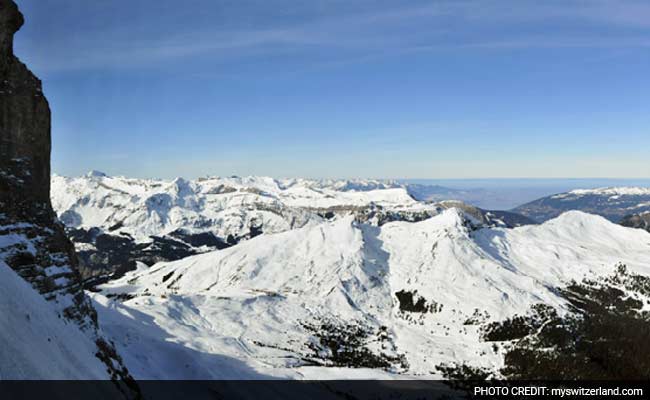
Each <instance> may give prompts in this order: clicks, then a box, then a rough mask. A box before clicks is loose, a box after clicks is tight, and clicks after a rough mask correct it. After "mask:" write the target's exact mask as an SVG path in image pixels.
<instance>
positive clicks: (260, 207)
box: [51, 172, 435, 242]
mask: <svg viewBox="0 0 650 400" xmlns="http://www.w3.org/2000/svg"><path fill="white" fill-rule="evenodd" d="M51 186H52V205H53V207H54V210H55V211H56V212H57V214H58V215H59V217H60V218H61V220H62V221H63V222H64V223H65V224H66V225H68V226H72V227H83V228H91V227H100V228H103V229H104V230H108V229H109V228H113V230H112V232H113V233H116V234H117V233H128V234H129V235H131V236H133V237H134V238H135V239H136V240H137V241H140V242H146V241H149V240H150V238H149V237H150V236H152V235H158V236H162V235H165V234H168V233H170V232H173V231H174V230H177V229H181V228H182V229H184V230H186V231H189V232H205V231H211V232H213V233H215V234H216V235H218V236H219V237H222V238H226V237H227V236H228V235H233V236H235V237H242V236H245V235H247V234H249V233H250V229H251V227H252V226H256V227H258V226H262V227H263V231H264V232H265V233H277V232H283V231H287V230H290V229H294V228H298V227H303V226H306V225H309V224H315V223H319V222H321V220H322V218H321V217H320V216H318V214H317V213H316V212H315V211H318V210H324V209H332V208H338V209H349V210H352V209H354V208H355V207H366V206H369V205H371V204H372V205H377V206H381V207H384V208H389V209H399V210H413V211H417V210H425V209H428V210H434V209H435V207H433V206H431V205H425V204H424V203H420V202H417V201H416V200H414V199H413V198H412V197H411V196H410V195H409V194H408V192H407V190H406V188H404V187H402V186H399V185H398V184H396V183H390V184H389V183H382V182H379V181H367V180H357V181H316V180H306V179H283V180H276V179H273V178H268V177H244V178H239V177H230V178H219V177H215V178H201V179H197V180H192V181H190V180H185V179H182V178H177V179H174V180H173V181H164V180H152V179H129V178H124V177H109V176H106V175H105V174H102V173H97V172H92V173H89V174H87V175H86V176H82V177H77V178H66V177H62V176H58V175H54V176H53V177H52V185H51Z"/></svg>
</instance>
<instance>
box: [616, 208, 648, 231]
mask: <svg viewBox="0 0 650 400" xmlns="http://www.w3.org/2000/svg"><path fill="white" fill-rule="evenodd" d="M621 225H623V226H627V227H630V228H638V229H645V230H646V231H648V232H650V212H646V213H643V214H632V215H627V216H625V217H624V218H623V220H622V221H621Z"/></svg>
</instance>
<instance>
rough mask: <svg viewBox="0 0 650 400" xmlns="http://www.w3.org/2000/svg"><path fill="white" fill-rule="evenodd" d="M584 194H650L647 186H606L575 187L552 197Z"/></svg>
mask: <svg viewBox="0 0 650 400" xmlns="http://www.w3.org/2000/svg"><path fill="white" fill-rule="evenodd" d="M571 195H573V196H586V195H599V196H647V195H650V188H648V187H632V186H621V187H606V188H597V189H575V190H571V191H570V192H567V193H561V194H557V195H555V196H552V197H553V198H564V197H568V196H571Z"/></svg>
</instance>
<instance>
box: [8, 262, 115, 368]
mask: <svg viewBox="0 0 650 400" xmlns="http://www.w3.org/2000/svg"><path fill="white" fill-rule="evenodd" d="M0 343H2V345H1V346H0V379H2V380H4V379H37V380H38V379H109V375H108V374H107V372H106V366H105V365H104V364H102V363H101V361H100V360H99V359H98V358H96V357H95V352H96V351H97V346H96V345H95V343H94V342H92V341H91V340H90V339H89V338H88V337H87V336H86V335H85V334H83V333H82V332H81V331H80V330H79V327H78V326H77V325H75V324H74V323H72V322H69V321H67V320H65V319H64V318H62V317H61V316H60V315H59V314H58V313H57V311H56V310H55V309H54V308H53V307H52V304H51V303H49V302H47V301H46V300H45V299H44V298H43V296H41V295H40V294H39V293H37V292H36V291H35V290H34V289H33V288H32V287H31V285H30V284H28V283H27V282H25V280H23V279H22V278H20V277H19V276H18V275H17V274H16V273H15V272H14V271H12V270H11V269H10V268H9V267H8V266H7V265H6V264H5V263H4V262H0Z"/></svg>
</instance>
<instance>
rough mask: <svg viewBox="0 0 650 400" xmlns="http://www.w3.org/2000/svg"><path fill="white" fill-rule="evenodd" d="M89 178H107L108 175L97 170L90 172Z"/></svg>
mask: <svg viewBox="0 0 650 400" xmlns="http://www.w3.org/2000/svg"><path fill="white" fill-rule="evenodd" d="M86 176H87V177H88V178H106V177H107V176H108V175H106V174H105V173H103V172H102V171H97V170H96V169H93V170H90V171H88V173H87V174H86Z"/></svg>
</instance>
